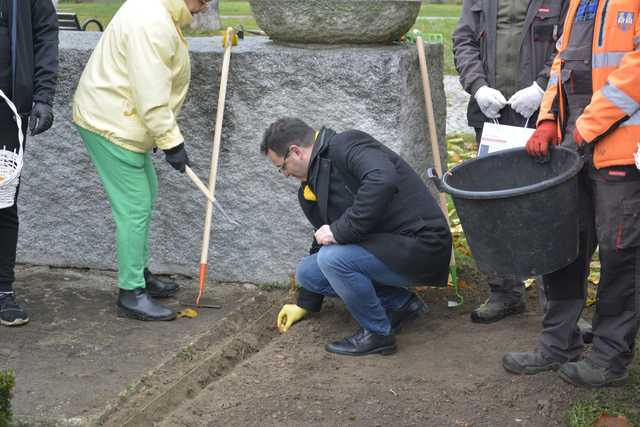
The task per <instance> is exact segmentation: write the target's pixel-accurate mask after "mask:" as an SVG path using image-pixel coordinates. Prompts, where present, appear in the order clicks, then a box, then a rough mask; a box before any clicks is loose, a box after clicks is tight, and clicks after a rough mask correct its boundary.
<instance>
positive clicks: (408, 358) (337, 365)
mask: <svg viewBox="0 0 640 427" xmlns="http://www.w3.org/2000/svg"><path fill="white" fill-rule="evenodd" d="M448 293H449V291H447V290H439V289H428V290H427V291H426V292H425V293H423V297H424V298H425V300H426V301H427V302H429V303H430V305H431V307H432V311H431V312H430V313H429V314H427V315H426V316H424V317H422V318H421V319H419V320H416V321H415V322H414V323H412V324H411V325H408V326H407V327H406V328H405V329H404V330H403V331H402V332H401V333H399V334H398V337H397V338H398V353H397V354H395V355H392V356H386V357H385V356H366V357H359V358H351V357H345V356H337V355H332V354H329V353H327V352H325V350H324V345H325V343H327V342H329V341H331V340H336V339H340V338H342V337H344V336H346V335H348V334H350V333H352V332H353V331H355V330H356V329H357V325H356V324H355V323H354V321H353V320H352V319H351V316H350V315H349V313H348V312H347V311H346V310H345V308H344V307H343V305H342V304H341V303H340V302H335V301H332V302H329V303H328V304H325V306H324V308H323V310H322V312H321V313H319V314H317V315H313V316H311V317H310V318H309V319H307V320H305V321H302V322H300V323H299V324H297V325H295V326H294V327H292V328H291V329H290V331H289V332H288V333H286V334H283V335H279V336H276V338H275V339H273V340H272V341H271V342H270V343H268V344H267V345H266V346H265V347H264V348H263V349H262V350H261V351H260V352H258V353H256V354H254V355H253V356H252V357H250V358H248V359H247V360H245V361H242V362H241V363H240V364H239V365H238V366H237V367H236V368H235V369H233V370H232V371H231V372H230V373H229V374H227V375H225V376H224V377H222V378H220V379H219V380H217V381H215V382H213V383H211V384H210V385H209V386H208V387H207V388H206V389H204V390H203V391H202V392H201V393H200V394H198V395H197V396H195V397H194V398H193V399H191V400H187V401H185V402H183V404H182V405H181V406H180V407H178V408H177V409H176V410H174V411H173V412H172V413H171V415H169V416H168V417H166V418H165V420H164V421H163V422H162V423H161V424H160V425H163V426H196V425H211V426H244V425H261V426H269V425H274V426H275V425H278V426H280V425H296V426H298V425H322V426H325V425H326V426H340V425H355V426H387V425H394V426H396V425H398V426H414V425H415V426H492V427H493V426H556V425H564V420H563V414H564V412H565V410H566V409H567V407H568V405H569V404H570V403H571V402H572V401H573V399H574V398H575V396H576V395H577V394H580V393H582V392H577V391H576V389H575V388H573V387H572V386H570V385H567V384H565V383H564V382H563V381H562V380H560V379H559V378H558V376H557V375H556V374H555V373H543V374H539V375H536V376H515V375H511V374H508V373H507V372H505V371H504V369H503V368H502V365H501V358H502V355H503V354H504V353H505V352H507V351H518V350H520V351H523V350H529V349H532V348H533V347H534V345H535V338H536V336H537V333H538V332H539V329H540V321H541V319H540V316H538V315H537V314H536V304H535V300H536V298H537V297H536V295H535V293H534V292H531V293H530V300H531V304H530V305H531V308H530V311H529V313H528V314H525V315H521V316H516V317H512V318H509V319H505V320H503V321H501V322H498V323H495V324H492V325H476V324H473V323H471V322H470V321H469V317H468V312H469V310H471V309H472V308H473V307H474V306H475V304H476V303H477V300H478V298H479V297H480V296H481V295H482V294H483V292H482V290H478V291H474V290H471V292H468V294H471V295H472V298H471V301H468V303H467V304H466V305H465V306H464V308H463V309H460V308H458V309H455V310H451V309H448V308H446V302H445V301H446V299H447V294H448ZM473 295H476V298H474V297H473ZM273 322H275V319H273ZM264 328H267V329H271V330H272V328H273V326H272V325H264Z"/></svg>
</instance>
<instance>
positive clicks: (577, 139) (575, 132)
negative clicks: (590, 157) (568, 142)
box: [573, 126, 587, 148]
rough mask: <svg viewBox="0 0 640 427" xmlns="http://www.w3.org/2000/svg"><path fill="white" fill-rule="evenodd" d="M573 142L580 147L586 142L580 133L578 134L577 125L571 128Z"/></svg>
mask: <svg viewBox="0 0 640 427" xmlns="http://www.w3.org/2000/svg"><path fill="white" fill-rule="evenodd" d="M573 142H574V144H576V145H577V146H578V148H582V146H583V145H585V144H586V143H587V141H585V140H584V138H583V137H582V135H580V131H579V130H578V127H577V126H576V128H575V129H574V130H573Z"/></svg>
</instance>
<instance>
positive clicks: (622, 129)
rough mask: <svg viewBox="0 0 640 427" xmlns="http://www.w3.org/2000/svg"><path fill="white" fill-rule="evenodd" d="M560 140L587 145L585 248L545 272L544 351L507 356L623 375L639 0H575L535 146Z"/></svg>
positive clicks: (635, 290) (637, 127) (579, 374)
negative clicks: (589, 338)
mask: <svg viewBox="0 0 640 427" xmlns="http://www.w3.org/2000/svg"><path fill="white" fill-rule="evenodd" d="M558 143H562V145H563V146H567V147H573V148H574V149H580V150H581V151H582V152H584V158H585V167H584V169H583V171H582V172H581V175H580V185H579V186H578V187H579V200H580V201H581V204H580V218H576V220H577V221H579V223H580V225H581V241H580V256H579V257H578V259H577V260H576V261H574V263H572V264H571V265H569V266H567V267H565V268H564V269H562V270H559V271H557V272H554V273H551V274H549V275H545V277H544V280H543V281H544V282H545V286H549V287H548V291H547V294H548V296H549V301H548V303H547V306H546V307H545V308H546V310H545V314H544V319H543V331H542V334H541V335H540V338H539V340H538V346H537V349H536V351H534V352H528V353H507V354H506V355H505V357H504V358H503V366H504V367H505V368H506V369H507V370H508V371H511V372H515V373H526V374H533V373H537V372H540V371H544V370H549V369H555V368H559V372H560V377H561V378H562V379H564V380H566V381H567V382H569V383H571V384H574V385H576V386H580V387H605V386H615V385H621V384H624V383H626V382H627V381H628V378H629V373H628V369H629V365H630V363H631V361H632V360H633V354H634V350H635V339H636V335H637V333H638V329H639V328H640V170H639V168H640V166H636V163H635V160H634V153H636V152H637V151H638V150H639V143H640V0H572V1H571V4H570V6H569V11H568V12H567V18H566V21H565V26H564V32H563V36H562V40H561V43H560V45H559V51H558V55H557V57H556V59H555V61H554V63H553V66H552V69H551V76H550V79H549V83H548V87H547V91H546V93H545V95H544V97H543V99H542V104H541V107H540V114H539V116H538V126H537V128H536V131H535V133H534V134H533V135H532V137H531V138H530V139H529V141H528V143H527V151H528V152H529V154H531V155H534V156H539V155H546V154H547V152H548V149H549V145H550V144H558ZM558 209H562V206H558ZM594 233H595V237H596V238H597V244H598V246H599V248H600V249H599V255H600V264H601V275H600V282H599V284H598V296H597V302H596V313H595V315H594V319H593V349H592V351H591V352H590V353H589V354H587V355H586V356H585V357H584V358H582V359H580V356H581V353H582V351H583V347H584V346H583V342H582V339H581V337H580V334H579V333H578V332H577V330H578V329H577V327H576V322H577V320H578V318H579V316H580V313H581V311H582V309H583V306H584V300H585V297H586V277H587V275H588V272H589V262H590V260H591V254H592V253H593V250H594V249H595V243H596V242H595V239H594V238H593V235H594ZM590 236H591V237H590Z"/></svg>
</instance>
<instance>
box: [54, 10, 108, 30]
mask: <svg viewBox="0 0 640 427" xmlns="http://www.w3.org/2000/svg"><path fill="white" fill-rule="evenodd" d="M57 15H58V28H59V29H60V30H70V31H86V30H87V26H88V25H89V24H95V25H96V26H97V27H98V30H99V31H103V30H104V28H103V26H102V24H101V23H100V21H98V20H97V19H94V18H91V19H87V20H86V21H84V22H83V23H80V21H79V20H78V15H77V14H75V13H69V12H58V13H57Z"/></svg>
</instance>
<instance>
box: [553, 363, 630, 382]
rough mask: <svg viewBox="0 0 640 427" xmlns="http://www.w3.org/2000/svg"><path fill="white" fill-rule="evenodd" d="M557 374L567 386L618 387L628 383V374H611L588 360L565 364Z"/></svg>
mask: <svg viewBox="0 0 640 427" xmlns="http://www.w3.org/2000/svg"><path fill="white" fill-rule="evenodd" d="M559 373H560V378H562V379H563V380H565V381H566V382H568V383H569V384H573V385H574V386H576V387H584V388H600V387H619V386H623V385H625V384H626V383H627V382H628V381H629V372H627V371H624V372H620V373H616V372H612V371H611V370H610V369H607V368H601V367H599V366H596V365H594V364H593V362H591V361H590V360H589V359H583V360H581V361H579V362H568V363H565V364H563V365H562V366H560V370H559Z"/></svg>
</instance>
